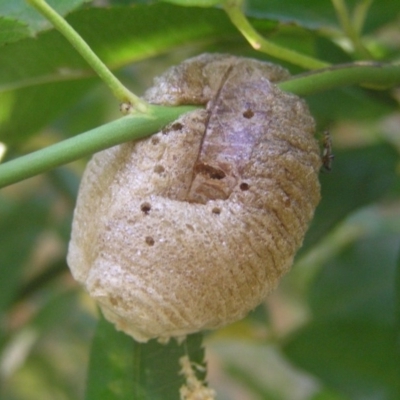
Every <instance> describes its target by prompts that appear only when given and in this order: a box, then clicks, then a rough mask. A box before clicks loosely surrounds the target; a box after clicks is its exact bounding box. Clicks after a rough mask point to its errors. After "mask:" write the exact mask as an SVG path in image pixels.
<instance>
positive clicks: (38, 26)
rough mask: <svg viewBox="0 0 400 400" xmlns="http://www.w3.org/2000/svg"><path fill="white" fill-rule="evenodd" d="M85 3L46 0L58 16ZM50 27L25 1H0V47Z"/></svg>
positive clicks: (78, 0) (72, 0) (66, 0)
mask: <svg viewBox="0 0 400 400" xmlns="http://www.w3.org/2000/svg"><path fill="white" fill-rule="evenodd" d="M87 1H89V0H48V3H49V4H50V5H51V6H52V7H53V8H55V9H56V10H57V12H58V13H59V14H61V15H66V14H68V13H69V12H71V11H72V10H74V9H76V8H78V7H80V6H81V5H82V4H83V3H85V2H87ZM50 27H51V24H50V23H49V22H48V21H46V20H45V19H44V18H43V17H42V16H41V15H40V14H39V13H38V12H37V11H36V10H35V9H34V8H33V7H31V6H30V5H29V4H28V3H27V2H26V1H25V0H12V1H10V0H0V46H1V45H4V44H6V43H11V42H13V41H16V40H19V39H22V38H23V37H27V36H33V35H35V34H36V33H38V32H40V31H42V30H44V29H49V28H50Z"/></svg>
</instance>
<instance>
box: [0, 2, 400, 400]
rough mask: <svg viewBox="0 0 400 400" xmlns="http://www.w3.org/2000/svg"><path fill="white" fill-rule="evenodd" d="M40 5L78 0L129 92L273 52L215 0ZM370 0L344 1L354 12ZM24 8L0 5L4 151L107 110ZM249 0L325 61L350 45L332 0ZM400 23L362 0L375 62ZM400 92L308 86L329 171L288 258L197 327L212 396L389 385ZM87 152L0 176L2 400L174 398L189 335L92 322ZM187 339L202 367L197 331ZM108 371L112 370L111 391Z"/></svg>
mask: <svg viewBox="0 0 400 400" xmlns="http://www.w3.org/2000/svg"><path fill="white" fill-rule="evenodd" d="M50 3H51V4H53V5H54V6H55V7H56V8H57V9H59V8H58V7H59V6H60V5H62V7H63V8H62V9H59V11H60V12H63V13H66V12H68V11H70V10H72V9H76V11H74V12H73V13H71V14H70V15H69V16H68V20H69V21H70V23H71V24H72V25H73V26H74V27H75V28H76V29H77V30H78V31H79V32H80V33H81V34H82V36H83V37H84V38H85V40H87V41H88V43H89V44H90V45H91V46H92V47H93V49H94V50H95V51H96V52H97V53H98V54H99V55H100V56H101V58H102V59H104V60H105V61H106V62H107V63H108V64H109V65H110V66H111V67H112V68H113V69H114V70H116V72H117V74H118V76H119V77H120V78H121V79H122V80H123V81H124V83H125V84H127V85H128V86H129V87H130V88H132V89H133V90H134V91H135V92H137V93H141V92H143V90H144V89H145V88H146V87H147V86H149V85H150V84H151V80H152V78H153V76H155V75H157V74H158V73H160V72H161V71H163V70H164V69H165V68H166V67H168V66H170V65H172V64H176V63H178V62H180V61H181V60H183V59H185V58H187V57H189V56H192V55H196V54H199V53H200V52H204V51H220V52H230V53H235V54H240V55H246V56H252V57H258V58H262V59H267V60H269V58H268V57H267V56H266V55H263V54H259V53H257V52H255V51H254V50H252V49H251V48H250V47H249V45H248V44H247V43H246V42H245V40H244V39H243V38H242V37H241V36H240V34H239V33H238V32H237V31H236V30H235V29H234V27H233V26H232V25H231V24H230V22H229V20H228V19H227V17H226V15H225V14H224V12H223V11H222V10H221V9H219V8H196V7H187V8H186V7H180V6H177V5H173V4H168V3H163V2H156V1H152V2H150V1H136V2H135V1H116V0H115V1H108V2H107V1H102V2H93V3H90V2H87V3H86V2H83V1H78V0H74V1H73V0H68V1H61V2H60V1H54V2H50ZM83 3H85V4H83ZM180 3H182V2H180ZM197 3H198V2H197ZM364 3H366V1H365V0H351V1H350V0H348V1H346V4H347V5H348V7H349V9H350V10H352V12H353V14H354V15H355V14H356V13H357V10H359V8H360V6H361V5H362V4H364ZM95 6H96V7H95ZM100 6H107V7H100ZM27 7H28V6H27V5H26V4H25V3H24V2H23V1H22V0H21V1H18V2H16V1H12V0H9V1H2V2H0V45H1V48H0V140H1V141H2V142H3V143H5V145H6V146H8V149H7V154H6V156H5V159H7V158H13V157H16V156H18V155H21V154H24V153H26V152H28V151H32V150H34V149H37V148H41V147H44V146H47V145H50V144H51V143H54V142H57V141H60V140H62V139H64V138H67V137H69V136H71V135H75V134H77V133H79V132H83V131H85V130H88V129H90V128H93V127H95V126H99V125H101V124H103V123H105V122H107V121H110V120H112V119H114V118H116V117H118V105H117V104H116V103H115V102H114V101H113V100H112V99H111V97H110V95H109V94H108V93H107V91H106V90H105V89H104V87H103V86H102V84H101V83H100V82H99V81H98V80H97V79H96V78H95V77H94V76H93V74H92V73H91V71H90V70H89V68H88V67H87V66H86V65H85V63H84V62H83V61H82V60H81V59H80V57H79V56H78V55H77V54H76V53H75V52H74V50H73V49H72V48H71V47H70V45H69V44H68V43H66V42H65V41H64V39H63V38H62V37H61V36H60V35H59V34H58V33H57V32H54V31H52V30H48V31H46V29H48V28H49V25H48V24H46V23H45V22H44V21H43V20H42V19H41V18H40V16H37V15H36V14H35V12H34V11H32V10H29V9H28V8H27ZM245 10H246V13H247V14H248V16H249V17H252V19H251V22H252V23H253V24H254V26H255V27H256V28H257V29H258V30H259V31H260V32H261V33H262V34H264V35H265V36H267V37H268V38H269V39H270V40H272V41H275V42H276V43H279V44H281V45H285V46H286V47H289V48H292V49H295V50H298V51H301V52H304V53H308V54H309V55H312V56H314V57H318V58H320V59H323V60H325V61H328V62H331V63H333V64H337V63H343V62H350V61H352V60H354V59H357V57H356V55H355V53H354V52H353V51H352V48H351V43H350V42H349V40H348V38H347V37H346V35H345V34H343V32H342V30H341V27H340V24H339V23H338V20H337V18H336V14H335V10H334V8H333V6H332V3H331V1H329V0H313V1H309V0H307V1H305V0H302V1H299V0H280V1H268V2H267V1H261V0H251V1H248V2H246V4H245ZM399 21H400V0H380V1H377V0H376V1H375V2H372V5H371V9H370V10H369V12H368V14H367V18H366V21H365V29H364V30H363V36H362V40H363V43H364V44H365V47H366V48H367V49H368V51H369V52H370V54H371V56H372V57H373V58H374V59H375V60H380V61H384V60H387V61H390V60H396V59H397V60H399V59H400V28H399ZM43 30H44V31H43ZM33 34H34V35H36V36H35V37H31V35H33ZM271 61H274V62H279V60H271ZM285 66H286V67H288V68H289V69H290V70H291V72H292V73H298V72H300V71H299V68H297V67H293V66H290V65H285ZM399 99H400V95H399V91H398V89H395V88H393V89H392V90H387V91H381V92H377V91H372V90H367V89H364V88H347V89H335V90H332V91H329V92H325V93H322V94H318V95H313V96H309V98H307V99H306V100H307V101H308V103H309V105H310V108H311V110H312V112H313V114H314V116H315V118H316V121H317V123H318V130H319V132H322V131H324V130H325V129H329V130H330V132H331V136H332V140H333V151H334V153H335V159H334V163H333V170H332V172H330V173H326V172H321V185H322V201H321V204H320V206H319V208H318V209H317V212H316V216H315V219H314V221H313V224H312V226H311V227H310V231H309V233H308V235H307V237H306V239H305V243H304V247H303V248H302V250H301V251H300V252H299V255H298V258H297V262H296V263H295V265H294V267H293V270H292V272H291V273H290V274H288V275H287V276H286V277H285V278H284V279H283V282H282V283H281V285H280V287H279V288H278V289H277V290H276V291H275V292H274V293H273V294H272V295H271V296H270V297H269V298H268V299H267V300H266V302H265V304H263V305H261V306H260V307H259V308H257V309H256V310H255V311H254V312H253V313H251V314H250V315H249V316H248V317H247V318H246V319H245V320H244V321H241V322H239V323H236V324H233V325H231V326H229V327H226V328H224V329H222V330H221V331H218V332H212V333H207V334H206V336H205V340H204V343H205V345H206V349H207V363H208V367H209V368H208V380H209V382H210V384H211V386H212V387H213V388H215V389H216V390H217V393H218V399H221V400H228V399H232V400H240V399H246V400H259V399H266V400H267V399H277V400H278V399H283V400H317V399H318V400H349V399H355V400H365V399H369V400H396V399H399V398H400V379H399V377H400V348H399V332H400V306H399V305H400V284H399V282H400V261H399V258H400V257H399V253H400V252H399V248H400V185H399V182H400V181H399V171H400V164H399V151H400V113H399V106H398V104H399ZM85 161H86V160H82V161H80V162H75V163H73V164H71V165H67V166H65V167H63V168H60V169H57V170H55V171H52V172H50V173H48V174H46V175H43V176H38V177H35V178H31V179H29V180H27V181H25V182H21V183H19V184H15V185H13V186H10V187H8V188H5V189H2V190H1V191H0V398H1V399H5V400H35V399H41V400H46V399H49V400H50V399H51V400H65V399H71V400H77V399H78V400H79V399H84V398H86V399H94V398H101V399H125V398H135V399H136V398H144V399H146V398H149V399H152V400H154V399H158V398H160V399H174V398H176V399H178V393H177V387H179V385H180V384H181V382H182V377H180V376H179V375H178V371H179V369H180V367H179V365H178V358H179V357H180V356H181V355H182V354H183V353H182V351H184V350H185V348H184V347H183V345H182V346H179V345H178V344H177V343H176V342H171V343H170V344H169V345H168V346H166V347H163V346H161V345H158V344H157V343H155V342H151V343H150V344H149V345H139V344H137V343H134V342H133V341H132V340H131V339H130V338H128V337H127V336H125V335H123V334H121V333H117V332H115V330H114V329H113V328H112V327H111V326H110V325H109V324H107V323H106V322H105V321H104V320H100V323H99V326H98V328H97V330H96V333H95V329H96V324H97V319H98V317H97V310H96V308H95V306H94V304H93V303H92V302H91V300H90V299H88V297H87V296H86V295H85V294H84V293H83V291H82V290H81V288H79V287H77V285H76V284H75V283H74V281H73V280H72V278H71V276H70V273H69V271H68V268H67V265H66V263H65V255H66V251H67V244H68V238H69V231H70V224H71V219H72V212H73V207H74V201H75V198H76V194H77V189H78V185H79V179H80V175H81V173H82V170H83V168H84V164H85ZM92 339H93V340H92ZM186 346H188V347H187V348H186V350H185V351H189V353H190V354H191V355H192V357H193V359H194V360H195V361H197V362H198V364H201V362H202V358H203V350H202V347H201V335H195V336H194V337H191V338H189V340H188V342H187V344H186ZM191 346H192V347H191ZM188 349H189V350H188ZM90 353H91V354H92V357H91V361H90V362H89V358H90ZM110 360H111V364H110ZM113 365H114V366H115V365H116V367H113ZM108 368H111V369H110V370H108ZM202 373H203V374H204V371H203V372H202ZM115 374H116V375H115ZM107 375H108V376H109V377H110V376H114V378H113V379H114V380H113V382H112V384H113V385H114V386H112V385H111V389H110V386H108V387H107V385H109V382H107V379H106V377H107ZM200 375H201V374H200ZM85 376H88V382H89V386H88V389H86V390H85V384H86V378H85ZM103 377H104V378H103ZM174 377H175V378H174ZM118 382H119V383H118ZM157 382H158V383H160V385H161V386H160V387H158V386H157V384H156V383H157ZM121 388H124V389H121ZM141 390H144V392H140V391H141ZM85 391H86V395H85ZM102 391H103V392H102ZM138 391H139V392H140V393H139V392H138ZM99 393H100V394H99ZM101 393H103V394H101ZM105 393H106V394H105ZM118 393H119V394H118ZM121 393H122V394H121ZM132 393H136V394H132ZM138 393H139V394H138ZM130 394H132V396H136V397H132V396H131V397H127V396H129V395H130ZM124 396H125V397H124ZM140 396H142V397H140Z"/></svg>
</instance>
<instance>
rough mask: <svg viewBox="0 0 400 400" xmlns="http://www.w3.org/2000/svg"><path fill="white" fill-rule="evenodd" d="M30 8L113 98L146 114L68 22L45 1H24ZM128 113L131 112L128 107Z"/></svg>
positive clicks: (142, 105) (145, 106) (143, 104)
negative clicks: (32, 8)
mask: <svg viewBox="0 0 400 400" xmlns="http://www.w3.org/2000/svg"><path fill="white" fill-rule="evenodd" d="M26 1H27V2H28V3H29V4H30V5H31V6H32V7H34V8H35V9H36V10H37V11H38V12H39V13H41V14H42V15H43V16H44V17H45V18H46V19H47V20H49V21H50V22H51V23H52V24H53V25H54V27H55V28H56V29H57V30H58V31H59V32H60V33H61V34H62V35H63V36H64V37H65V38H66V39H67V40H68V41H69V42H70V43H71V44H72V46H74V47H75V49H76V50H77V51H78V52H79V54H80V55H81V56H82V57H83V58H84V59H85V60H86V62H87V63H88V64H89V65H90V66H91V67H92V68H93V70H94V71H95V72H96V74H97V75H98V76H99V77H100V78H101V79H102V80H103V82H104V83H105V84H106V85H107V86H108V87H109V88H110V89H111V91H112V92H113V94H114V96H115V97H116V98H117V99H118V100H119V101H120V102H121V103H122V104H125V105H131V107H132V108H133V109H134V110H137V111H140V112H144V113H145V112H147V111H148V109H149V105H148V104H147V103H146V102H145V101H144V100H142V99H140V98H139V97H138V96H136V95H135V94H133V93H132V92H131V91H130V90H129V89H127V88H126V87H125V86H124V85H123V84H122V83H121V82H120V81H119V80H118V79H117V78H116V77H115V75H114V74H113V73H112V72H111V71H110V70H109V69H108V68H107V66H106V65H105V64H104V63H103V62H102V61H101V60H100V59H99V57H98V56H97V55H96V54H95V53H94V52H93V50H92V49H91V48H90V47H89V46H88V44H87V43H86V42H85V41H84V40H83V39H82V37H81V36H80V35H79V34H78V33H77V32H76V31H75V30H74V29H73V28H72V27H71V25H69V24H68V22H67V21H66V20H65V19H64V18H63V17H62V16H61V15H59V14H58V13H57V12H56V11H55V10H54V9H53V8H51V7H50V6H49V5H48V4H47V3H46V1H45V0H26ZM125 108H128V109H129V110H128V112H129V111H131V110H130V108H129V107H125Z"/></svg>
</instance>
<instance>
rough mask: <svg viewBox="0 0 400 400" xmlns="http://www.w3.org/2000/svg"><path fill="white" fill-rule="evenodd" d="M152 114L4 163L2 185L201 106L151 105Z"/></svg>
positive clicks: (143, 132)
mask: <svg viewBox="0 0 400 400" xmlns="http://www.w3.org/2000/svg"><path fill="white" fill-rule="evenodd" d="M150 107H151V112H152V115H148V114H132V115H127V116H125V117H122V118H120V119H118V120H116V121H113V122H110V123H108V124H105V125H102V126H100V127H98V128H95V129H92V130H90V131H88V132H85V133H82V134H80V135H77V136H75V137H72V138H70V139H66V140H63V141H62V142H60V143H56V144H54V145H52V146H49V147H46V148H44V149H41V150H38V151H35V152H33V153H30V154H27V155H25V156H22V157H19V158H16V159H14V160H11V161H8V162H5V163H4V164H0V188H1V187H4V186H7V185H10V184H12V183H15V182H19V181H21V180H24V179H27V178H30V177H32V176H34V175H38V174H40V173H42V172H45V171H48V170H50V169H52V168H55V167H59V166H60V165H63V164H67V163H69V162H71V161H74V160H77V159H79V158H82V157H85V156H88V155H90V154H92V153H95V152H98V151H100V150H103V149H106V148H108V147H112V146H115V145H117V144H119V143H122V142H126V141H129V140H136V139H140V138H143V137H145V136H149V135H151V134H153V133H154V132H157V131H159V130H160V129H161V128H162V127H163V126H165V125H167V124H168V123H170V122H172V121H174V120H175V119H176V118H178V117H179V115H181V114H183V113H185V112H188V111H192V110H194V109H196V108H197V107H193V106H185V107H161V106H150Z"/></svg>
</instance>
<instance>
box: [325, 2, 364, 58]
mask: <svg viewBox="0 0 400 400" xmlns="http://www.w3.org/2000/svg"><path fill="white" fill-rule="evenodd" d="M332 4H333V6H334V8H335V10H336V15H337V17H338V19H339V22H340V25H341V26H342V29H343V32H344V33H345V35H346V36H347V37H348V38H349V39H350V40H351V42H352V44H353V47H354V50H355V52H356V55H357V56H358V57H360V58H367V59H369V58H371V55H370V54H369V52H368V50H367V49H366V48H365V47H364V45H363V44H362V41H361V38H360V34H361V30H362V26H363V23H364V19H365V16H366V12H367V10H368V8H369V5H370V2H369V1H368V0H367V1H364V3H363V6H364V7H361V8H359V9H358V13H357V14H356V17H355V21H353V20H352V19H351V18H350V14H349V10H348V8H347V6H346V4H345V2H344V0H332Z"/></svg>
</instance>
